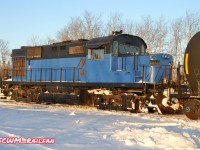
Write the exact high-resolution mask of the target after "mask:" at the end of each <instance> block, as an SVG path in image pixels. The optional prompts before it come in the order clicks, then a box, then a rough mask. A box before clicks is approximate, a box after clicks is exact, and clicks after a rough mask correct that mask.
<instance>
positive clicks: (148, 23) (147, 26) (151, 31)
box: [136, 16, 156, 53]
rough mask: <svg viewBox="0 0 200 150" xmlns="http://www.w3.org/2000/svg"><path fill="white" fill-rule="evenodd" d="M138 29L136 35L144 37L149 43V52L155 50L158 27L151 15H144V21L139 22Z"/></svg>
mask: <svg viewBox="0 0 200 150" xmlns="http://www.w3.org/2000/svg"><path fill="white" fill-rule="evenodd" d="M136 31H137V32H136V35H138V36H140V37H142V38H143V39H144V41H145V42H146V43H147V50H148V52H149V53H152V52H155V41H156V29H155V25H154V21H153V20H152V19H151V17H150V16H147V17H143V18H142V23H140V24H137V26H136Z"/></svg>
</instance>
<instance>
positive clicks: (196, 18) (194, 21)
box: [184, 11, 200, 43]
mask: <svg viewBox="0 0 200 150" xmlns="http://www.w3.org/2000/svg"><path fill="white" fill-rule="evenodd" d="M184 23H185V31H184V34H185V36H186V37H187V43H188V42H189V41H190V39H191V38H192V36H193V35H194V34H195V33H196V32H198V31H199V30H200V15H199V14H198V13H191V12H189V11H187V12H186V16H185V18H184Z"/></svg>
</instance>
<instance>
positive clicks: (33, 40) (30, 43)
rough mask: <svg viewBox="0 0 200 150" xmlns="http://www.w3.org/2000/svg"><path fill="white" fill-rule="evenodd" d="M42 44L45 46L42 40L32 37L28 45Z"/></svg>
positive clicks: (35, 36)
mask: <svg viewBox="0 0 200 150" xmlns="http://www.w3.org/2000/svg"><path fill="white" fill-rule="evenodd" d="M42 44H43V42H42V40H41V39H40V38H39V36H37V35H32V36H31V37H30V38H29V39H28V42H27V45H29V46H39V45H42Z"/></svg>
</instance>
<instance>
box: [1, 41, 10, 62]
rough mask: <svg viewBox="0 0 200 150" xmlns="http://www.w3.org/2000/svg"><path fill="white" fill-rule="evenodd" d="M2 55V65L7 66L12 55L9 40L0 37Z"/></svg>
mask: <svg viewBox="0 0 200 150" xmlns="http://www.w3.org/2000/svg"><path fill="white" fill-rule="evenodd" d="M0 55H1V65H3V66H5V64H6V61H7V59H8V57H9V55H10V49H9V42H8V41H5V40H2V39H0Z"/></svg>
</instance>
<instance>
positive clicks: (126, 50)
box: [2, 32, 199, 113]
mask: <svg viewBox="0 0 200 150" xmlns="http://www.w3.org/2000/svg"><path fill="white" fill-rule="evenodd" d="M186 54H187V53H186ZM186 58H187V55H186ZM189 59H190V55H189ZM186 60H187V59H186ZM172 66H173V57H172V55H170V54H166V53H159V54H149V53H148V52H147V45H146V43H145V41H144V40H143V39H142V38H140V37H138V36H134V35H129V34H122V33H120V32H113V33H112V34H111V35H109V36H105V37H98V38H93V39H90V40H88V39H78V40H68V41H62V42H58V43H53V44H51V45H42V46H22V47H21V48H20V49H14V50H13V51H12V69H11V70H5V74H6V75H7V76H10V77H9V78H6V79H5V80H3V81H2V83H3V87H4V93H5V94H6V95H7V96H9V95H10V96H11V97H12V99H15V100H16V101H21V100H22V101H28V102H31V101H33V102H47V103H68V104H82V105H93V106H97V107H99V108H101V109H115V110H132V111H135V112H139V111H141V110H142V109H143V108H147V109H148V110H149V111H153V110H154V109H157V110H158V111H160V112H161V113H165V112H167V111H166V110H167V109H168V108H170V111H171V112H173V113H175V112H176V111H177V110H179V109H180V104H178V102H176V99H175V100H174V101H173V100H171V98H170V99H168V98H167V96H169V94H170V93H171V84H170V83H171V81H172V68H173V67H172ZM189 72H190V70H189ZM197 73H199V72H198V71H196V75H197ZM186 74H187V73H186ZM157 93H162V95H166V96H164V97H162V100H161V101H159V98H158V100H156V98H155V97H156V95H157ZM163 93H165V94H163ZM158 97H159V96H158ZM174 97H176V96H174ZM163 99H165V102H164V101H163ZM175 105H177V106H178V107H176V108H175ZM188 108H189V107H187V109H188ZM187 109H186V111H188V110H187ZM168 110H169V109H168Z"/></svg>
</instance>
